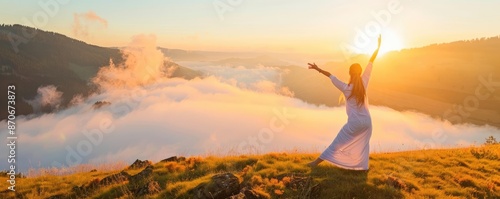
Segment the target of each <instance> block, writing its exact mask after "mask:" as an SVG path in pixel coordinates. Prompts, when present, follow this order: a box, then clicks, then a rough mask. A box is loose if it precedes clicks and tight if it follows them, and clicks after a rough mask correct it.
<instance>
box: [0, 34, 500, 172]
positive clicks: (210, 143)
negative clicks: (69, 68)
mask: <svg viewBox="0 0 500 199" xmlns="http://www.w3.org/2000/svg"><path fill="white" fill-rule="evenodd" d="M123 54H124V58H125V59H126V61H125V64H122V65H118V66H117V65H114V64H113V63H111V64H110V66H108V67H104V68H102V69H101V70H100V71H99V72H98V75H97V76H96V77H95V78H94V79H93V83H94V84H96V85H97V86H98V87H99V88H100V92H99V93H97V94H94V95H92V96H90V97H88V98H86V99H83V98H79V99H78V100H74V101H75V102H74V103H73V104H74V106H72V107H69V108H67V109H65V110H60V111H58V112H56V113H50V114H43V115H40V116H37V117H33V116H19V117H18V118H17V120H16V123H17V132H18V133H17V134H18V145H19V148H18V151H17V155H18V159H17V161H18V162H17V165H18V167H19V169H20V171H26V170H27V169H29V168H40V167H53V166H55V167H65V166H73V165H76V164H83V163H90V164H101V163H109V162H116V161H125V162H132V161H133V160H135V159H137V158H139V159H149V160H152V161H159V160H161V159H163V158H167V157H169V156H173V155H183V156H190V155H207V154H215V155H231V154H246V153H265V152H270V151H284V150H293V149H298V150H300V151H306V152H320V151H322V150H323V149H325V148H326V147H327V146H328V145H329V144H330V143H331V141H332V140H333V139H334V138H335V136H336V135H337V133H338V131H339V130H340V128H341V127H342V125H344V123H345V122H346V121H347V116H346V114H345V107H334V108H332V107H325V106H315V105H311V104H307V103H305V102H303V101H301V100H298V99H295V98H293V97H289V95H284V94H283V93H281V92H282V91H281V89H279V84H276V83H274V82H275V79H273V78H276V76H274V74H275V73H274V72H273V71H272V70H271V69H269V68H265V67H264V68H259V67H257V68H253V69H251V68H236V69H234V70H227V71H226V72H224V71H222V70H221V72H220V73H218V74H215V75H214V76H209V77H206V78H202V79H200V78H196V79H193V80H185V79H180V78H168V76H169V75H168V73H169V70H170V69H171V68H168V67H166V65H168V64H165V63H166V62H167V60H168V59H165V58H164V57H163V54H161V52H160V51H158V50H157V48H156V43H155V37H154V36H151V35H149V36H148V35H142V36H137V37H134V39H133V42H132V43H131V45H130V46H129V47H128V48H125V49H123ZM226 73H232V74H226ZM238 74H241V75H238ZM243 74H247V75H243ZM248 74H254V77H252V76H251V75H248ZM262 74H271V75H270V76H269V77H268V76H266V75H262ZM212 75H213V74H212ZM249 77H250V78H249ZM258 77H264V78H258ZM229 80H230V81H229ZM242 85H243V86H242ZM251 85H254V86H251ZM277 85H278V86H277ZM332 89H333V86H332ZM47 90H49V91H51V92H48V93H53V92H54V89H53V88H50V89H47ZM44 91H45V90H44ZM43 93H45V92H42V94H41V95H43ZM48 96H53V95H48ZM41 99H43V97H42V98H41ZM332 100H334V99H332ZM40 101H41V102H43V101H44V100H40ZM49 101H50V100H49ZM98 101H106V102H110V103H111V104H104V105H103V106H101V107H100V108H95V106H94V104H95V103H96V102H98ZM370 111H371V113H372V118H373V119H372V120H373V135H372V139H371V151H372V152H383V151H399V150H411V149H425V148H441V147H456V146H468V145H471V144H480V143H483V142H484V139H485V138H486V137H487V136H489V135H494V136H496V137H498V136H499V135H500V130H499V129H496V128H493V127H489V126H475V125H452V124H450V123H449V122H444V121H441V120H436V119H434V118H431V117H429V116H427V115H424V114H420V113H414V112H398V111H395V110H393V109H390V108H385V107H376V106H372V107H371V109H370ZM6 125H7V124H6V122H5V121H2V122H0V136H2V137H7V131H6V129H7V127H6ZM7 151H8V150H7V146H6V145H5V144H4V145H0V156H2V157H7V154H6V152H7ZM6 163H7V162H6V161H1V162H0V169H6V167H7V164H6Z"/></svg>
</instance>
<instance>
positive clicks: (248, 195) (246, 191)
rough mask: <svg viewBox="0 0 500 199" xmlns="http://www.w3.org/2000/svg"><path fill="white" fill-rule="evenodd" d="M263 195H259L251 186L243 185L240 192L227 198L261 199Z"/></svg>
mask: <svg viewBox="0 0 500 199" xmlns="http://www.w3.org/2000/svg"><path fill="white" fill-rule="evenodd" d="M262 198H264V197H263V196H261V195H259V194H258V193H257V192H256V191H254V190H253V189H252V188H248V187H244V188H243V189H241V190H240V193H238V194H236V195H233V196H231V197H229V199H262Z"/></svg>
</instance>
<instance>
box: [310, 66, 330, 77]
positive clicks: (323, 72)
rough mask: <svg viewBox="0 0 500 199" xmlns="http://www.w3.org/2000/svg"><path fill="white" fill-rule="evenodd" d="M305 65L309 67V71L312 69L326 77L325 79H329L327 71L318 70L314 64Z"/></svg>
mask: <svg viewBox="0 0 500 199" xmlns="http://www.w3.org/2000/svg"><path fill="white" fill-rule="evenodd" d="M307 65H309V69H314V70H317V71H318V72H320V73H321V74H323V75H325V76H327V77H330V75H331V74H330V73H329V72H328V71H324V70H322V69H321V68H319V67H318V66H317V65H316V63H312V64H311V63H307Z"/></svg>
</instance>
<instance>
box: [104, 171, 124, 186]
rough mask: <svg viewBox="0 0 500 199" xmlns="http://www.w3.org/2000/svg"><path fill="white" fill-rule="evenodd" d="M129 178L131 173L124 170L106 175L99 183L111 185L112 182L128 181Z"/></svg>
mask: <svg viewBox="0 0 500 199" xmlns="http://www.w3.org/2000/svg"><path fill="white" fill-rule="evenodd" d="M129 178H130V175H129V174H128V173H127V172H125V171H122V172H120V173H117V174H113V175H110V176H106V177H105V178H103V179H102V180H101V181H100V182H99V184H100V185H102V186H107V185H111V184H117V183H123V182H125V181H127V180H128V179H129Z"/></svg>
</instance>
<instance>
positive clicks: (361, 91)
mask: <svg viewBox="0 0 500 199" xmlns="http://www.w3.org/2000/svg"><path fill="white" fill-rule="evenodd" d="M361 72H362V69H361V65H359V64H358V63H355V64H352V65H351V67H350V68H349V75H351V79H350V80H349V84H348V85H351V84H352V85H353V87H352V91H351V95H350V96H349V97H347V99H351V98H352V97H354V99H356V103H357V104H358V106H361V105H363V104H364V103H365V97H366V91H365V86H364V85H363V79H362V78H361Z"/></svg>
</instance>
